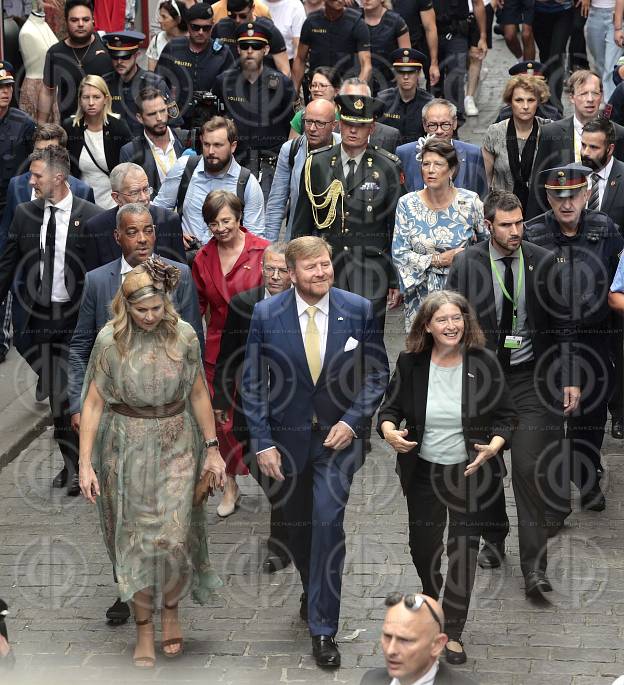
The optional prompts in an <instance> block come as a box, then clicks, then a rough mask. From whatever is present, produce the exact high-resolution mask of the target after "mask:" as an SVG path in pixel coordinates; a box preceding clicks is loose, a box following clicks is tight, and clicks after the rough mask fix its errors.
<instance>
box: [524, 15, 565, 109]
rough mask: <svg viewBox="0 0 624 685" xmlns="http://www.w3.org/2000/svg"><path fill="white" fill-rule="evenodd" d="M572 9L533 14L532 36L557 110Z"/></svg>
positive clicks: (563, 77)
mask: <svg viewBox="0 0 624 685" xmlns="http://www.w3.org/2000/svg"><path fill="white" fill-rule="evenodd" d="M573 25H574V9H572V8H571V9H569V10H563V11H562V12H535V19H534V21H533V35H534V36H535V42H536V43H537V47H538V49H539V58H540V62H542V64H544V65H545V67H546V69H545V74H544V75H545V77H546V80H547V81H548V85H549V86H550V92H551V101H552V102H553V104H554V105H555V106H556V107H558V108H559V109H561V108H562V105H561V94H562V93H563V82H564V80H565V71H566V53H567V51H566V46H567V44H568V40H569V38H570V36H571V35H572V28H573Z"/></svg>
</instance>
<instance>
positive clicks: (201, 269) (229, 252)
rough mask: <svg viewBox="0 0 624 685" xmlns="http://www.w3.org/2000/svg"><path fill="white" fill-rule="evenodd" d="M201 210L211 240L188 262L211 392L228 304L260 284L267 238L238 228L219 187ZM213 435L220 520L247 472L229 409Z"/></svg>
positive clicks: (235, 210)
mask: <svg viewBox="0 0 624 685" xmlns="http://www.w3.org/2000/svg"><path fill="white" fill-rule="evenodd" d="M202 213H203V216H204V221H205V222H206V225H207V226H208V228H209V229H210V230H211V232H212V240H209V241H208V243H207V244H206V245H204V247H202V249H201V250H200V251H199V252H198V253H197V256H196V257H195V260H194V261H193V280H194V281H195V285H196V287H197V295H198V297H199V307H200V310H201V313H202V315H205V316H206V325H207V332H206V354H205V356H204V365H205V369H206V380H207V381H208V387H209V388H210V394H211V396H212V395H213V394H214V388H213V380H214V371H215V365H216V363H217V357H218V356H219V349H220V346H221V333H222V332H223V327H224V326H225V320H226V318H227V312H228V305H229V303H230V300H231V299H232V297H233V296H234V295H236V294H237V293H240V292H243V291H245V290H250V289H251V288H257V287H258V286H259V285H261V284H262V254H263V253H264V249H265V248H266V246H267V245H269V241H268V240H264V238H259V237H258V236H255V235H254V234H253V233H250V232H249V231H248V230H247V229H246V228H244V227H243V226H241V223H240V219H241V216H242V213H243V206H242V204H241V202H240V200H239V199H238V197H237V196H236V195H234V193H230V192H227V191H225V190H215V191H213V192H211V193H209V194H208V195H207V197H206V200H205V202H204V206H203V208H202ZM217 437H218V438H219V450H220V452H221V454H222V455H223V457H224V458H225V461H226V474H227V481H226V485H225V491H224V493H223V499H222V500H221V503H220V504H219V506H218V507H217V514H218V515H219V516H221V517H223V518H224V517H226V516H229V515H230V514H233V513H234V511H235V510H236V507H237V505H238V502H239V499H240V493H239V489H238V485H237V484H236V476H237V475H247V474H248V473H249V471H248V470H247V467H246V466H245V464H244V463H243V450H242V447H241V445H240V443H239V442H238V441H237V440H236V438H235V437H234V435H233V434H232V408H230V410H229V411H228V413H227V421H226V422H225V423H222V424H219V423H217Z"/></svg>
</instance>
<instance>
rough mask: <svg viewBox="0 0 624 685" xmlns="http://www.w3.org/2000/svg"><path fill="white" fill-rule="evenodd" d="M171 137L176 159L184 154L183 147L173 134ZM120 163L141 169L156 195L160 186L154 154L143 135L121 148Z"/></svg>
mask: <svg viewBox="0 0 624 685" xmlns="http://www.w3.org/2000/svg"><path fill="white" fill-rule="evenodd" d="M172 135H173V137H174V141H173V149H174V151H175V156H176V158H177V157H179V156H180V155H181V154H182V153H183V152H184V145H182V143H181V142H180V141H179V140H178V138H177V137H176V135H175V133H173V134H172ZM122 162H134V163H135V164H138V165H139V166H141V167H143V170H144V171H145V173H146V174H147V181H148V183H149V184H150V185H151V186H152V188H153V189H154V194H155V195H156V194H157V193H158V191H159V190H160V186H161V183H160V176H159V175H158V167H157V166H156V160H155V159H154V153H153V152H152V150H151V148H150V146H149V143H148V142H147V139H146V138H145V135H144V134H143V133H141V135H140V136H137V137H136V138H133V139H132V140H131V141H130V142H129V143H126V144H125V145H124V146H123V147H122V148H121V150H120V151H119V163H120V164H121V163H122Z"/></svg>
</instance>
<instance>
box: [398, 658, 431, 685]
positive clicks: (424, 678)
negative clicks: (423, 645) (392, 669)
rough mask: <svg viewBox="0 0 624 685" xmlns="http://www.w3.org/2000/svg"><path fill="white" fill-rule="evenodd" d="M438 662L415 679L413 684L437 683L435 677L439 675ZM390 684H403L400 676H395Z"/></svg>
mask: <svg viewBox="0 0 624 685" xmlns="http://www.w3.org/2000/svg"><path fill="white" fill-rule="evenodd" d="M438 668H439V666H438V662H437V661H436V662H435V664H433V666H432V667H431V668H430V669H429V670H428V671H427V672H426V673H425V674H424V675H423V676H422V677H421V678H419V679H418V680H416V681H414V682H413V683H412V685H433V684H434V683H435V677H436V675H438ZM390 685H401V683H400V682H399V679H398V678H393V679H392V682H391V683H390Z"/></svg>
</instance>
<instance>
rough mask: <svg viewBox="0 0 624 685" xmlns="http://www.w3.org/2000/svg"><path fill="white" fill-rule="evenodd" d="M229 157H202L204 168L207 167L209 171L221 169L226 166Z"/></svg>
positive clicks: (213, 171)
mask: <svg viewBox="0 0 624 685" xmlns="http://www.w3.org/2000/svg"><path fill="white" fill-rule="evenodd" d="M230 160H231V157H228V158H227V159H206V157H204V169H207V170H208V171H210V172H211V173H215V172H219V171H223V169H225V167H226V166H228V164H229V163H230Z"/></svg>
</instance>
